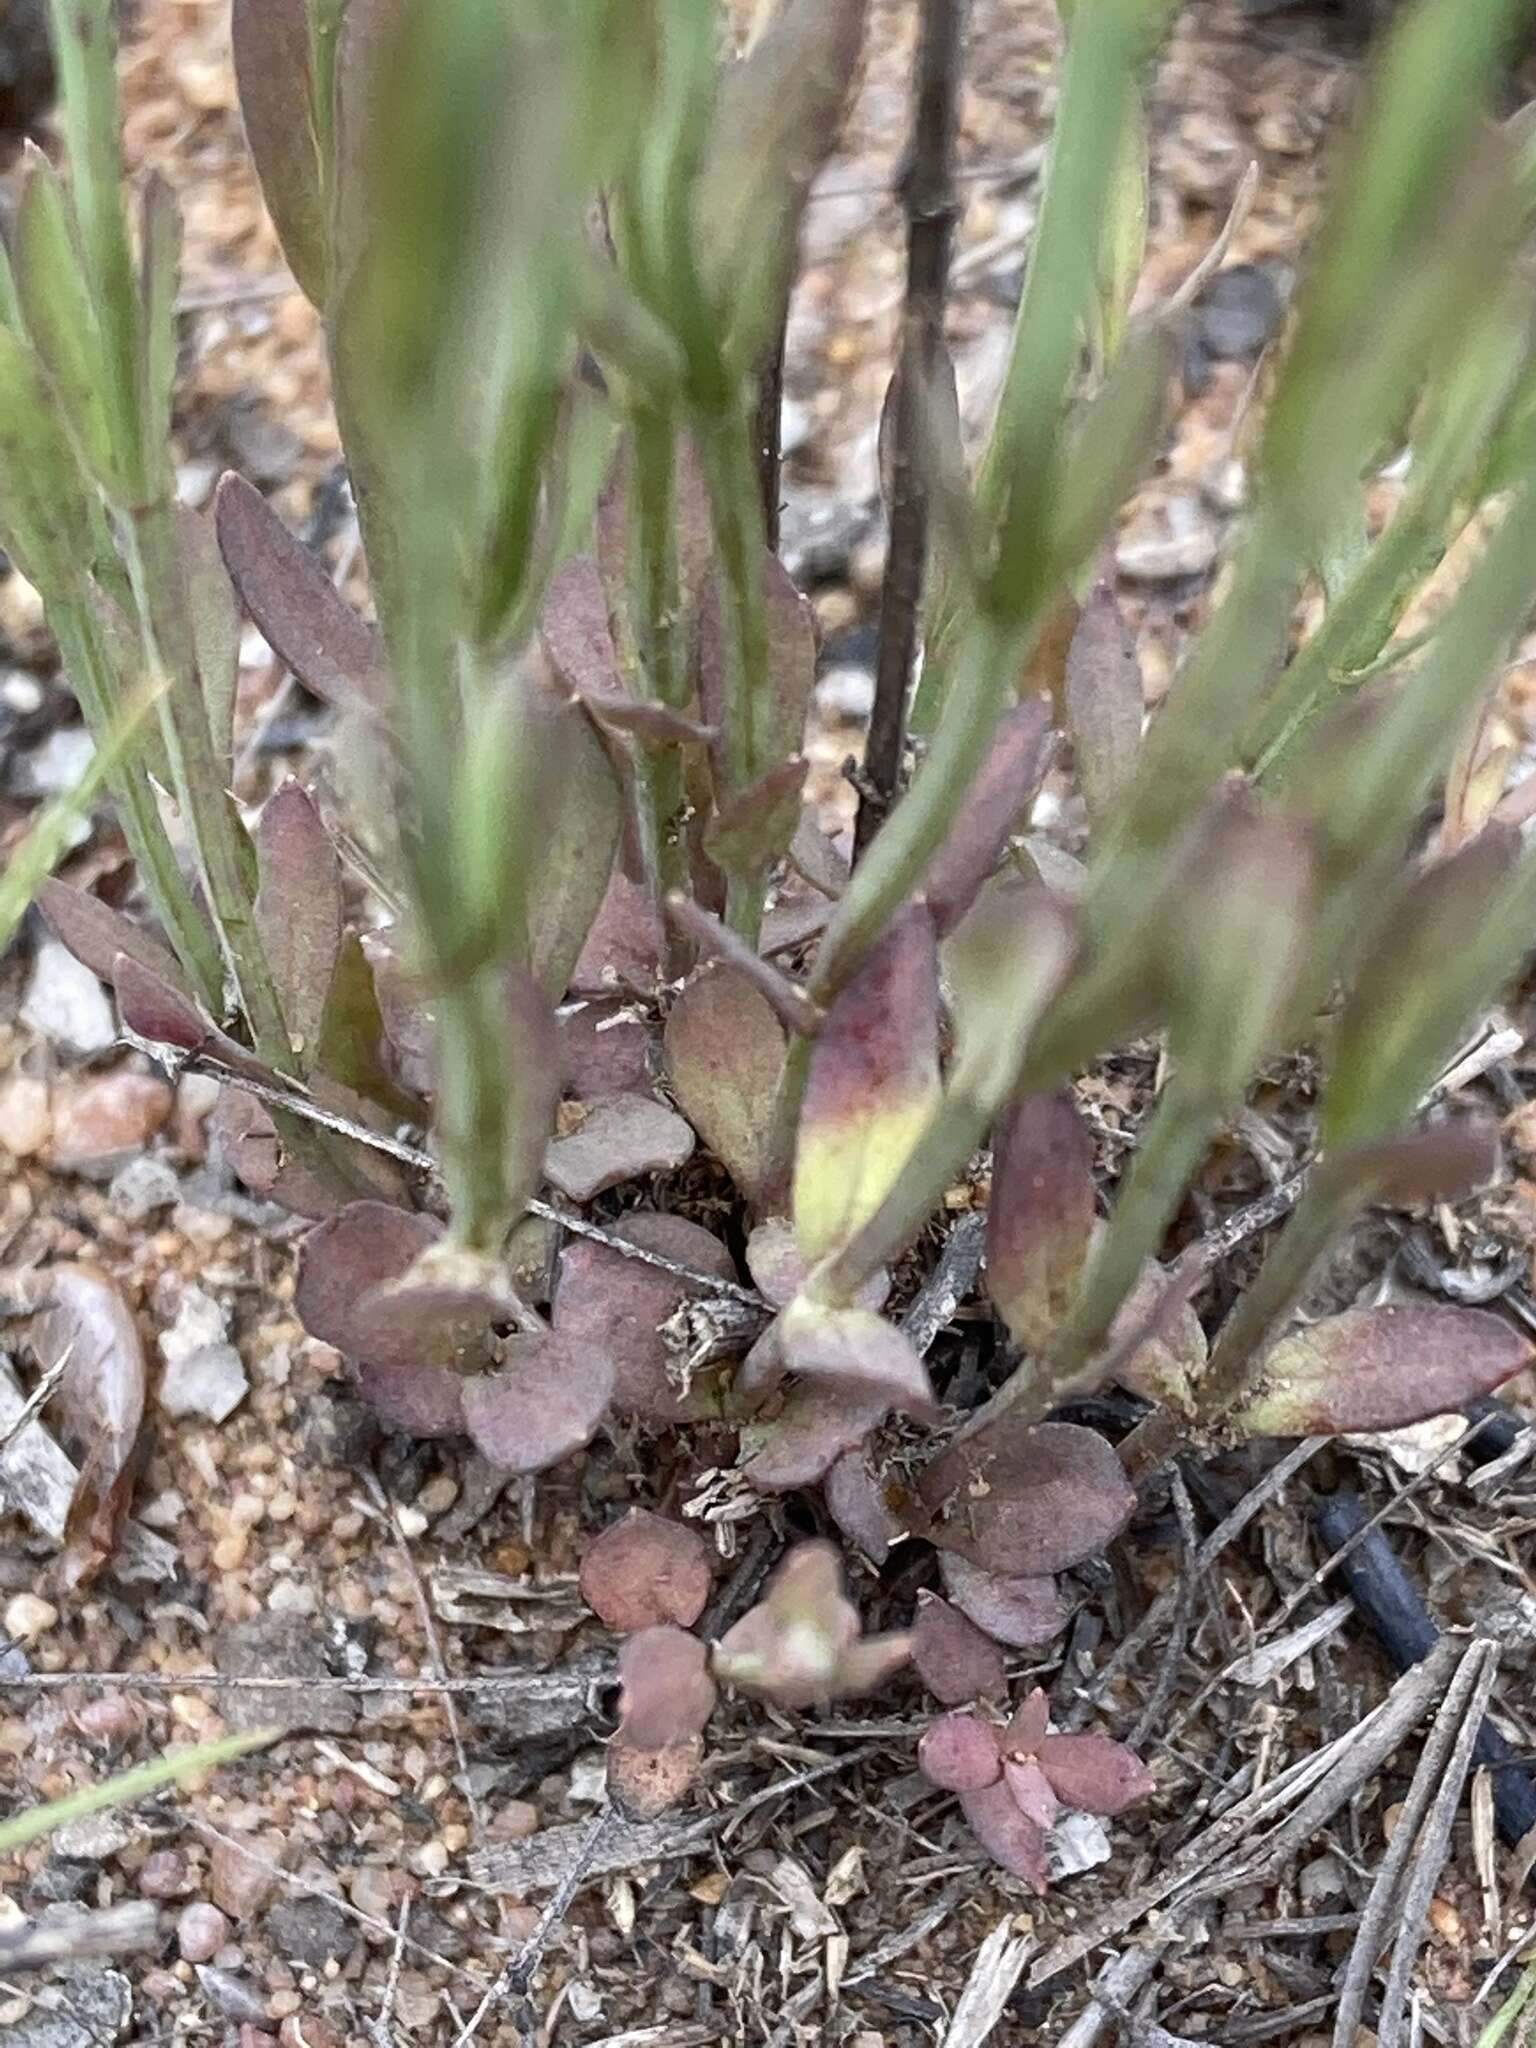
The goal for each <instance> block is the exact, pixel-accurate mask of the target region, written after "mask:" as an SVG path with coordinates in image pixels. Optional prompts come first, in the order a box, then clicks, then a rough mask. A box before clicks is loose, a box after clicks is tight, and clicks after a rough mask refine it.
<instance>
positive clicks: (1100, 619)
mask: <svg viewBox="0 0 1536 2048" xmlns="http://www.w3.org/2000/svg"><path fill="white" fill-rule="evenodd" d="M1062 694H1063V697H1064V699H1065V703H1066V715H1067V724H1068V727H1069V728H1070V730H1071V734H1072V745H1073V749H1074V751H1075V752H1076V755H1077V780H1078V786H1079V788H1080V789H1081V790H1082V793H1083V802H1084V803H1085V804H1086V805H1087V807H1088V816H1089V818H1090V819H1091V820H1092V821H1093V822H1094V824H1095V825H1098V824H1101V823H1103V822H1104V821H1106V820H1109V819H1111V818H1113V816H1114V813H1115V807H1116V805H1117V804H1118V802H1119V800H1120V796H1121V794H1122V792H1123V791H1124V789H1125V787H1126V785H1127V784H1128V783H1129V781H1130V779H1131V777H1132V775H1133V774H1134V773H1135V772H1136V758H1137V756H1138V754H1139V753H1140V752H1141V728H1142V720H1143V718H1144V715H1145V709H1146V706H1145V697H1144V693H1143V688H1142V680H1141V663H1140V662H1139V661H1138V660H1137V658H1136V643H1135V641H1134V640H1133V639H1132V637H1131V634H1130V632H1129V630H1128V629H1127V627H1126V623H1125V620H1124V619H1123V618H1122V617H1121V615H1120V607H1119V605H1118V603H1117V602H1116V600H1115V593H1114V587H1113V585H1112V584H1111V583H1110V582H1109V581H1108V580H1107V579H1103V578H1101V579H1100V580H1099V581H1097V582H1096V583H1095V584H1094V586H1093V589H1092V590H1091V591H1090V592H1089V595H1088V600H1087V602H1086V603H1085V604H1084V606H1083V610H1082V616H1081V618H1080V619H1079V620H1078V623H1077V631H1076V632H1075V633H1074V634H1073V635H1072V644H1071V646H1070V648H1069V649H1068V652H1067V667H1066V676H1065V680H1064V685H1063V691H1062Z"/></svg>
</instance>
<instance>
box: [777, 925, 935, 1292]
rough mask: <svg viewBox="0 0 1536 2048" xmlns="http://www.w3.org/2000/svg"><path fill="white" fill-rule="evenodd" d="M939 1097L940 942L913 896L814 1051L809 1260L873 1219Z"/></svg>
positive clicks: (807, 1160) (797, 1191)
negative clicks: (911, 901) (938, 943)
mask: <svg viewBox="0 0 1536 2048" xmlns="http://www.w3.org/2000/svg"><path fill="white" fill-rule="evenodd" d="M939 1095H940V1087H939V961H938V947H937V944H936V942H935V938H934V930H933V920H932V918H931V917H930V916H929V914H928V912H927V910H926V909H925V908H924V907H923V905H922V904H913V905H910V906H909V907H908V908H907V909H906V910H904V911H902V912H901V913H900V914H899V915H898V916H897V917H896V918H895V919H894V920H893V922H892V924H891V925H890V927H889V928H888V930H887V931H886V933H885V935H884V937H883V938H882V939H881V940H880V941H879V943H878V944H877V945H876V946H875V947H874V948H873V950H872V951H871V953H870V955H869V958H868V960H866V962H865V963H864V965H863V967H861V968H860V970H859V972H858V973H857V974H856V975H855V976H854V978H853V980H852V981H851V982H850V983H849V984H848V986H847V988H846V989H844V990H843V992H842V994H841V995H840V996H839V997H838V998H837V1000H836V1001H835V1002H834V1003H833V1005H832V1007H831V1009H830V1010H829V1011H828V1012H827V1018H826V1022H825V1024H824V1025H823V1027H822V1031H821V1035H820V1036H819V1037H818V1038H817V1040H816V1042H815V1044H814V1046H813V1047H812V1050H811V1060H810V1070H809V1074H808V1076H807V1080H806V1087H805V1097H804V1101H803V1104H802V1107H801V1112H800V1126H799V1135H798V1139H797V1142H796V1147H795V1170H794V1203H793V1207H794V1221H795V1230H796V1233H797V1234H798V1236H799V1239H800V1249H801V1252H802V1254H803V1255H804V1257H805V1258H806V1259H807V1261H809V1262H810V1263H811V1264H812V1265H814V1264H816V1263H817V1262H818V1261H819V1260H821V1259H823V1258H825V1257H826V1256H827V1255H828V1253H830V1252H833V1251H836V1250H837V1249H838V1248H839V1247H840V1246H842V1245H844V1244H846V1243H847V1242H848V1241H849V1240H850V1239H851V1238H852V1237H853V1236H854V1234H855V1233H856V1232H857V1231H858V1230H859V1229H860V1227H861V1226H862V1225H863V1224H865V1223H867V1222H868V1221H869V1219H870V1217H871V1216H873V1215H874V1213H875V1211H876V1210H877V1209H878V1208H879V1206H880V1204H881V1202H882V1201H883V1200H884V1199H885V1197H886V1195H887V1194H889V1193H890V1191H891V1188H892V1186H893V1185H894V1184H895V1181H896V1178H897V1176H898V1175H899V1174H900V1172H901V1169H902V1167H903V1166H904V1165H905V1164H906V1162H907V1159H908V1158H909V1156H910V1155H911V1152H912V1149H913V1147H914V1146H915V1145H916V1143H917V1141H918V1139H919V1138H920V1137H921V1136H922V1134H923V1132H924V1130H925V1129H926V1128H927V1126H928V1123H929V1121H930V1119H931V1118H932V1116H933V1113H934V1111H935V1109H936V1108H937V1106H938V1102H939Z"/></svg>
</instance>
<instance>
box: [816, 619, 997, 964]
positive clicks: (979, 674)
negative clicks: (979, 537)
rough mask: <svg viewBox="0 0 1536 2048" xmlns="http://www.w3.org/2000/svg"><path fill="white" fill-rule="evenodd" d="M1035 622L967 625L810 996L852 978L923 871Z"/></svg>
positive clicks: (966, 786)
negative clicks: (901, 792)
mask: <svg viewBox="0 0 1536 2048" xmlns="http://www.w3.org/2000/svg"><path fill="white" fill-rule="evenodd" d="M1035 623H1036V622H1035V620H1034V619H1029V620H1026V621H1023V622H1021V623H1019V624H1017V625H1015V624H1013V623H1011V622H1007V621H1003V620H998V619H994V618H993V617H991V616H990V615H989V614H987V613H985V612H983V613H981V614H980V615H979V616H978V617H977V619H976V621H975V623H974V624H973V625H972V627H971V630H970V632H969V634H968V635H967V637H966V640H965V643H964V645H963V647H962V648H961V650H960V653H959V657H958V659H957V661H956V664H955V669H954V673H953V675H952V677H951V680H950V689H949V695H948V698H947V701H946V703H945V706H944V713H943V717H942V718H941V720H940V722H939V726H938V730H937V731H936V732H935V734H934V736H933V743H932V745H931V746H930V748H929V750H928V757H927V759H926V760H925V761H924V762H923V765H922V767H921V768H920V769H919V770H918V772H917V774H916V776H915V777H914V778H913V782H912V787H911V788H910V789H909V790H908V792H907V794H906V796H905V797H903V799H902V801H901V802H900V803H899V804H898V805H897V807H896V809H895V810H894V811H893V812H892V813H891V816H890V817H889V818H888V819H887V820H886V823H885V825H884V827H883V829H882V830H881V832H880V834H879V836H878V837H877V838H876V839H875V840H874V841H873V842H872V843H871V845H870V847H869V850H868V851H867V853H866V854H865V856H864V859H863V860H862V861H861V862H860V864H859V866H858V867H857V868H856V869H855V870H854V874H853V878H852V880H851V881H850V882H849V884H848V887H847V890H846V891H845V892H844V894H843V897H842V899H841V901H840V902H839V904H838V906H837V910H836V912H835V913H834V915H833V918H832V922H831V924H830V926H829V927H828V929H827V933H826V936H825V937H824V938H823V940H822V942H821V950H820V952H819V953H818V954H817V956H816V966H815V970H814V971H813V973H812V975H811V981H810V987H809V990H808V993H809V994H810V997H811V999H812V1001H813V1002H819V1003H823V1004H824V1003H826V1002H827V1001H828V1000H829V999H830V998H831V997H832V996H835V995H836V994H837V992H838V990H839V989H841V988H842V987H843V986H844V985H845V984H846V983H847V982H848V980H849V979H850V977H851V976H852V975H853V974H854V973H855V972H856V971H857V969H858V967H859V965H860V963H861V962H862V961H863V959H864V956H865V955H866V954H867V953H868V951H869V949H870V947H871V946H872V945H873V944H874V942H875V940H876V939H877V938H878V937H879V935H880V933H881V932H882V931H883V930H884V928H885V925H886V923H887V921H888V920H889V919H890V918H891V917H892V916H893V915H894V914H895V912H896V910H897V909H898V908H899V907H900V905H901V904H902V902H903V901H904V900H905V899H906V897H907V896H909V895H910V894H911V892H912V891H913V890H914V889H915V888H916V887H917V886H918V884H919V882H920V881H921V879H922V876H923V873H924V871H925V869H926V868H927V866H928V863H929V861H930V860H932V858H933V856H934V854H935V853H936V852H937V851H938V848H939V846H940V844H941V843H942V841H943V839H944V836H945V834H946V833H947V832H948V831H949V828H950V826H951V825H952V824H953V823H954V820H955V818H956V817H957V816H958V815H959V812H960V807H961V806H962V804H963V803H964V802H965V799H966V796H967V794H968V792H969V790H970V787H971V784H972V782H973V781H974V780H975V778H976V774H977V771H978V770H979V769H980V767H981V764H982V762H983V760H984V759H985V758H986V754H987V750H988V748H989V747H990V746H991V744H992V738H993V734H994V733H995V732H996V729H997V721H998V719H999V718H1000V717H1001V715H1002V711H1003V707H1004V705H1005V703H1006V702H1007V698H1008V693H1009V691H1010V689H1011V688H1012V686H1013V681H1014V678H1015V677H1016V676H1017V675H1018V673H1019V669H1020V666H1021V664H1022V661H1023V657H1024V655H1025V653H1026V651H1027V649H1028V645H1029V642H1030V639H1031V638H1032V636H1033V632H1034V629H1035Z"/></svg>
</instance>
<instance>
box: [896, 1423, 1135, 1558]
mask: <svg viewBox="0 0 1536 2048" xmlns="http://www.w3.org/2000/svg"><path fill="white" fill-rule="evenodd" d="M918 1490H919V1492H920V1493H921V1495H922V1498H923V1501H924V1503H925V1505H926V1506H927V1508H928V1510H929V1512H930V1513H931V1514H932V1515H933V1517H934V1518H935V1524H936V1526H935V1528H934V1530H933V1540H934V1541H935V1542H936V1543H938V1544H940V1545H941V1546H943V1547H945V1548H947V1549H951V1550H958V1551H959V1552H961V1554H962V1555H963V1556H965V1557H968V1558H970V1559H971V1561H972V1562H973V1563H975V1564H980V1565H983V1566H984V1567H985V1568H986V1569H987V1570H988V1571H993V1572H997V1573H1000V1574H1002V1575H1004V1576H1007V1577H1030V1578H1036V1577H1043V1576H1044V1575H1046V1574H1047V1573H1050V1572H1059V1571H1065V1570H1066V1569H1067V1568H1068V1566H1069V1565H1074V1564H1080V1563H1081V1562H1082V1561H1083V1559H1084V1558H1085V1557H1093V1556H1096V1555H1097V1554H1098V1552H1100V1551H1101V1550H1103V1548H1104V1546H1105V1545H1106V1544H1107V1543H1109V1542H1110V1541H1111V1540H1112V1539H1113V1538H1114V1537H1115V1536H1117V1535H1118V1534H1119V1533H1120V1531H1121V1530H1122V1529H1123V1528H1124V1527H1125V1525H1126V1523H1127V1522H1128V1521H1129V1520H1130V1516H1131V1510H1132V1509H1133V1508H1134V1507H1135V1505H1136V1495H1135V1493H1134V1491H1133V1489H1132V1487H1131V1483H1130V1481H1129V1480H1128V1479H1127V1478H1126V1476H1125V1472H1124V1469H1123V1468H1122V1466H1121V1464H1120V1460H1119V1459H1118V1458H1117V1457H1116V1455H1115V1453H1114V1451H1113V1450H1112V1449H1111V1448H1110V1446H1109V1445H1108V1444H1107V1443H1106V1442H1105V1440H1104V1438H1103V1437H1101V1436H1099V1435H1098V1434H1097V1433H1096V1432H1095V1431H1094V1430H1091V1429H1083V1428H1081V1427H1079V1426H1078V1425H1077V1424H1076V1423H1071V1422H1042V1423H1037V1424H1029V1423H1024V1422H1020V1421H1019V1420H1017V1419H1016V1418H1015V1417H1014V1416H1012V1415H1007V1414H1005V1415H1002V1416H1000V1417H999V1418H998V1419H997V1420H996V1421H995V1422H994V1423H992V1424H991V1425H990V1426H989V1427H987V1428H986V1429H983V1430H979V1431H978V1432H977V1433H976V1434H975V1435H974V1436H971V1437H962V1438H959V1439H957V1441H956V1442H954V1443H952V1444H951V1445H950V1446H949V1447H948V1449H947V1450H944V1451H941V1452H940V1453H939V1455H938V1457H937V1458H935V1459H934V1461H933V1463H932V1464H931V1465H930V1466H929V1467H928V1469H927V1470H926V1471H925V1472H924V1474H923V1476H922V1478H921V1480H920V1481H919V1487H918Z"/></svg>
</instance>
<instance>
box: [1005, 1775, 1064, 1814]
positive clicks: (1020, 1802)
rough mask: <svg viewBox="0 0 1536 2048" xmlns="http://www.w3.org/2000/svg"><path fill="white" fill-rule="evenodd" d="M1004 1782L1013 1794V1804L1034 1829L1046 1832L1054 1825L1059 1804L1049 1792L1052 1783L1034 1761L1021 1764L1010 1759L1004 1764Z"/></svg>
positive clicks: (1054, 1795) (1059, 1808)
mask: <svg viewBox="0 0 1536 2048" xmlns="http://www.w3.org/2000/svg"><path fill="white" fill-rule="evenodd" d="M1003 1781H1004V1783H1005V1784H1006V1785H1007V1787H1008V1790H1009V1791H1010V1792H1011V1793H1012V1794H1013V1803H1014V1805H1015V1806H1016V1807H1017V1808H1018V1809H1019V1811H1020V1813H1022V1814H1023V1815H1024V1817H1025V1818H1026V1819H1027V1820H1032V1821H1033V1822H1034V1824H1035V1826H1036V1827H1037V1828H1045V1829H1046V1830H1049V1829H1051V1828H1053V1827H1055V1825H1056V1819H1057V1816H1058V1814H1059V1813H1060V1812H1061V1801H1060V1800H1059V1799H1058V1798H1057V1797H1056V1794H1055V1793H1054V1792H1053V1791H1052V1790H1051V1781H1050V1779H1049V1778H1048V1777H1047V1776H1046V1775H1045V1772H1044V1771H1043V1770H1041V1768H1040V1766H1039V1764H1037V1763H1036V1762H1035V1761H1034V1759H1033V1758H1029V1759H1028V1760H1027V1761H1025V1762H1024V1763H1015V1762H1014V1760H1013V1758H1012V1757H1009V1758H1007V1759H1005V1761H1004V1763H1003Z"/></svg>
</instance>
